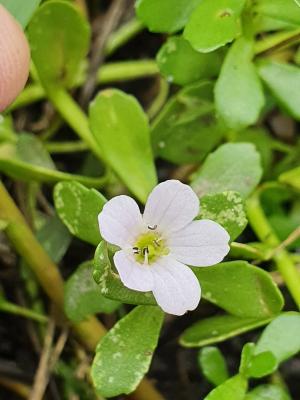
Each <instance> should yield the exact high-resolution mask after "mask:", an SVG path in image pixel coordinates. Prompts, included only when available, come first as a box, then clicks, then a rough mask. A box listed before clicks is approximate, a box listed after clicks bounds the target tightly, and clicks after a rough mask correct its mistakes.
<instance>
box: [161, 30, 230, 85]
mask: <svg viewBox="0 0 300 400" xmlns="http://www.w3.org/2000/svg"><path fill="white" fill-rule="evenodd" d="M156 59H157V63H158V66H159V69H160V71H161V73H162V74H163V75H164V76H165V77H166V78H167V80H168V81H170V82H174V83H177V84H178V85H187V84H189V83H192V82H195V81H197V80H200V79H208V78H212V77H214V76H216V75H217V73H218V72H219V69H220V66H221V62H222V57H221V54H220V53H218V52H213V53H210V54H203V53H198V52H197V51H196V50H194V49H193V48H192V46H191V45H190V44H189V42H188V41H187V40H185V39H184V38H183V37H182V36H173V37H170V38H169V39H168V40H167V42H166V43H165V44H164V45H163V46H162V47H161V49H160V50H159V52H158V54H157V57H156Z"/></svg>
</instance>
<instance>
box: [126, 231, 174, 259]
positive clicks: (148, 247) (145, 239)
mask: <svg viewBox="0 0 300 400" xmlns="http://www.w3.org/2000/svg"><path fill="white" fill-rule="evenodd" d="M133 253H134V255H135V259H136V261H138V262H139V263H140V264H151V263H152V262H154V261H156V260H157V259H158V258H159V257H161V256H166V255H168V254H169V249H168V248H167V247H166V245H165V241H164V240H163V239H162V238H161V236H160V235H159V234H158V233H157V232H147V233H144V234H142V235H140V236H139V237H138V239H137V241H136V242H135V244H134V247H133Z"/></svg>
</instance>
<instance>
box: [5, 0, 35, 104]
mask: <svg viewBox="0 0 300 400" xmlns="http://www.w3.org/2000/svg"><path fill="white" fill-rule="evenodd" d="M29 65H30V50H29V45H28V42H27V39H26V36H25V34H24V32H23V30H22V28H21V26H20V25H19V23H18V22H17V21H16V20H15V19H14V18H13V17H12V16H11V15H10V13H9V12H8V11H7V10H6V9H5V8H4V7H3V6H2V5H1V4H0V112H1V111H3V110H4V109H5V108H6V107H7V106H8V105H9V104H11V103H12V102H13V100H14V99H15V98H16V97H17V96H18V94H19V93H20V92H21V90H22V89H23V88H24V86H25V84H26V81H27V79H28V74H29Z"/></svg>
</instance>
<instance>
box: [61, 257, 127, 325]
mask: <svg viewBox="0 0 300 400" xmlns="http://www.w3.org/2000/svg"><path fill="white" fill-rule="evenodd" d="M64 299H65V300H64V301H65V303H64V310H65V313H66V315H67V317H68V318H69V319H70V320H71V321H75V322H78V321H82V320H83V319H85V318H86V317H88V316H89V315H93V314H96V313H107V314H110V313H112V312H114V311H115V310H116V309H117V308H118V307H119V306H120V303H118V302H117V301H113V300H110V299H107V298H106V297H104V296H102V295H101V294H100V291H99V286H98V285H97V284H96V282H95V281H94V279H93V262H92V261H87V262H85V263H83V264H81V265H80V266H79V267H78V268H77V270H76V271H75V272H74V273H73V274H72V275H71V276H70V278H69V279H68V280H67V282H66V284H65V296H64Z"/></svg>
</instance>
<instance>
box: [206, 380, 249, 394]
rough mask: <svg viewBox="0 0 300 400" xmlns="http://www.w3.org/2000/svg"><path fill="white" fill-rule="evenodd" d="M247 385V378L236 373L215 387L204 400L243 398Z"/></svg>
mask: <svg viewBox="0 0 300 400" xmlns="http://www.w3.org/2000/svg"><path fill="white" fill-rule="evenodd" d="M247 386H248V382H247V380H246V379H245V378H244V377H243V376H242V375H236V376H234V377H232V378H230V379H228V380H227V381H225V382H224V383H222V385H220V386H218V387H217V388H215V389H214V390H213V391H212V392H210V393H209V394H208V396H206V397H205V399H204V400H233V399H234V400H244V397H245V394H246V391H247Z"/></svg>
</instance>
